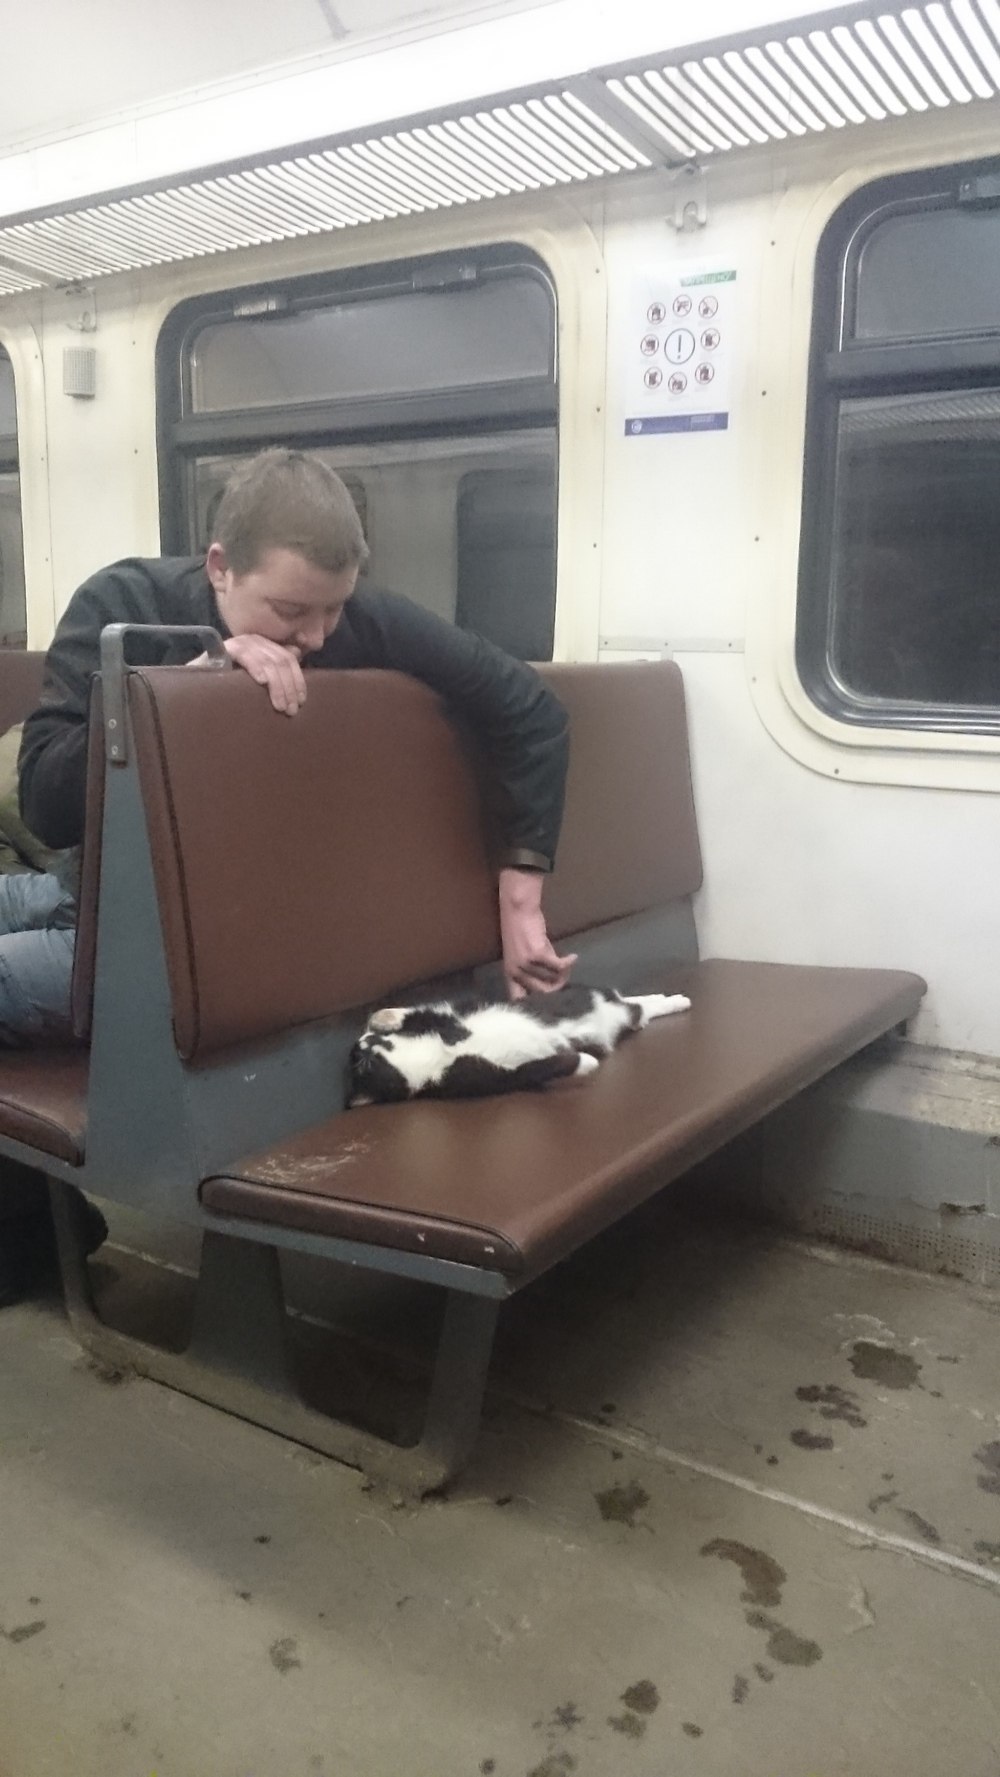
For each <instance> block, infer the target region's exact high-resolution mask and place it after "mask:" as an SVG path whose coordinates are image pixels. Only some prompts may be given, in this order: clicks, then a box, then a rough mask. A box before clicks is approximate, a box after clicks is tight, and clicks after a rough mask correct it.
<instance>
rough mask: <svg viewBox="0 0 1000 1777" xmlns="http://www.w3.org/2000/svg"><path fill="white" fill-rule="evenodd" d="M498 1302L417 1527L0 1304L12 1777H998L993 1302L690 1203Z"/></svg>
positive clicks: (999, 1430) (382, 1289)
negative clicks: (459, 1476)
mask: <svg viewBox="0 0 1000 1777" xmlns="http://www.w3.org/2000/svg"><path fill="white" fill-rule="evenodd" d="M113 1234H114V1240H115V1242H116V1244H114V1245H112V1247H111V1248H109V1249H106V1251H105V1253H104V1254H102V1255H101V1261H100V1264H101V1280H102V1285H103V1288H104V1290H105V1292H106V1295H107V1299H108V1300H109V1301H113V1300H114V1299H115V1297H116V1294H117V1297H118V1298H120V1300H121V1301H125V1299H126V1298H127V1297H128V1296H129V1294H130V1291H134V1290H135V1289H136V1287H137V1284H136V1280H137V1279H139V1281H140V1282H141V1280H142V1279H143V1278H145V1279H146V1283H147V1284H148V1287H149V1290H150V1291H151V1292H152V1293H153V1294H154V1295H155V1293H156V1291H157V1290H162V1291H163V1292H164V1293H168V1292H170V1291H174V1290H177V1289H181V1288H182V1287H183V1276H182V1274H181V1273H182V1270H183V1267H184V1265H185V1264H186V1262H187V1260H188V1258H189V1257H190V1252H189V1249H188V1248H187V1247H186V1246H185V1243H184V1241H183V1240H180V1241H175V1243H174V1245H173V1246H171V1244H170V1242H166V1241H164V1240H163V1238H162V1237H157V1238H158V1239H159V1246H158V1247H157V1243H156V1239H154V1238H153V1237H151V1236H150V1235H149V1233H148V1231H141V1230H139V1229H138V1228H137V1226H136V1225H135V1224H132V1223H129V1222H128V1221H127V1219H124V1218H120V1219H119V1220H118V1221H116V1222H115V1224H114V1228H113ZM154 1250H155V1251H156V1252H157V1253H158V1255H159V1257H160V1258H161V1259H163V1258H166V1259H168V1260H169V1261H170V1265H171V1266H172V1267H175V1268H174V1269H165V1268H162V1267H161V1268H158V1269H157V1270H156V1271H155V1272H153V1270H152V1269H151V1268H150V1267H149V1266H148V1265H147V1264H145V1263H142V1262H140V1261H139V1260H138V1259H137V1258H136V1254H137V1253H138V1252H140V1251H142V1252H146V1253H150V1252H153V1251H154ZM176 1267H180V1269H176ZM289 1283H290V1286H291V1293H292V1295H293V1298H294V1300H295V1301H296V1303H297V1304H298V1306H299V1308H300V1309H301V1310H302V1311H303V1312H305V1313H306V1314H308V1315H309V1316H311V1317H313V1318H314V1319H316V1320H320V1321H322V1320H324V1319H327V1318H333V1317H339V1318H340V1319H344V1318H345V1317H346V1318H348V1319H349V1320H350V1321H351V1322H352V1324H353V1325H354V1326H355V1328H356V1329H361V1330H362V1331H364V1332H366V1333H368V1334H373V1335H375V1336H376V1337H377V1338H379V1339H385V1340H388V1341H389V1342H390V1343H393V1342H395V1343H396V1344H400V1343H405V1344H406V1345H407V1346H408V1347H409V1348H410V1349H411V1350H412V1349H413V1348H417V1349H419V1348H420V1346H421V1344H422V1342H423V1341H424V1340H425V1339H426V1336H427V1333H428V1328H429V1323H430V1320H431V1317H432V1307H433V1299H432V1298H431V1299H428V1297H427V1296H425V1295H424V1293H423V1292H414V1291H406V1290H402V1289H400V1288H398V1287H393V1288H391V1289H390V1288H387V1286H385V1285H384V1284H383V1285H378V1286H376V1285H371V1286H368V1287H361V1286H359V1285H358V1284H357V1282H356V1281H351V1280H346V1281H345V1280H341V1279H340V1278H339V1276H338V1275H337V1274H335V1273H333V1272H332V1271H331V1270H330V1269H328V1268H326V1267H321V1266H318V1265H311V1266H310V1265H308V1264H304V1265H301V1266H300V1267H299V1268H298V1270H294V1269H293V1272H292V1273H291V1274H290V1276H289ZM504 1312H505V1320H504V1322H503V1331H502V1337H501V1341H500V1348H499V1351H498V1354H497V1361H496V1365H495V1372H494V1380H495V1386H494V1388H493V1391H492V1393H491V1397H490V1402H489V1407H488V1411H487V1416H486V1421H485V1424H484V1428H483V1432H482V1436H481V1439H480V1443H479V1447H478V1450H477V1453H476V1456H475V1458H474V1461H473V1463H472V1465H471V1467H470V1469H469V1470H468V1471H467V1473H466V1475H465V1477H464V1478H463V1480H462V1481H461V1482H460V1483H459V1484H458V1485H456V1486H455V1488H454V1489H453V1491H452V1494H451V1496H450V1497H449V1498H447V1499H444V1500H431V1501H428V1502H425V1503H424V1504H423V1505H421V1506H419V1507H417V1508H412V1507H404V1508H396V1507H394V1506H393V1504H392V1502H391V1500H390V1499H389V1498H388V1497H386V1496H384V1495H382V1494H380V1493H379V1492H377V1491H368V1490H366V1487H365V1485H364V1483H363V1482H362V1480H361V1478H360V1477H359V1476H358V1475H357V1474H356V1473H354V1472H352V1471H351V1470H348V1469H346V1468H343V1467H341V1466H339V1465H338V1464H336V1463H332V1462H329V1461H327V1460H326V1459H324V1458H322V1457H318V1456H315V1455H313V1454H311V1453H310V1452H308V1451H305V1450H302V1449H300V1448H297V1447H295V1446H292V1445H289V1444H287V1443H284V1442H282V1441H281V1440H280V1439H279V1438H277V1437H274V1436H272V1435H271V1434H269V1433H267V1432H264V1431H260V1430H258V1429H256V1428H255V1427H253V1426H249V1425H245V1424H242V1423H241V1422H239V1421H237V1420H234V1419H231V1418H229V1417H227V1416H225V1415H223V1414H220V1413H218V1412H216V1411H214V1410H212V1409H211V1408H208V1407H204V1406H202V1405H200V1404H199V1403H197V1402H195V1401H192V1400H189V1399H186V1398H185V1397H183V1396H180V1395H176V1394H172V1393H171V1392H169V1391H168V1390H165V1389H163V1388H161V1387H159V1386H158V1385H156V1384H153V1383H149V1382H143V1381H137V1380H133V1381H126V1382H122V1383H119V1384H117V1385H113V1384H111V1383H109V1382H108V1381H106V1380H102V1379H101V1377H99V1376H98V1375H96V1374H95V1373H94V1372H93V1371H92V1370H91V1369H89V1368H88V1367H87V1365H86V1363H85V1362H84V1361H82V1360H81V1358H80V1356H79V1354H78V1352H77V1349H76V1347H75V1345H74V1342H73V1340H72V1338H71V1337H70V1335H69V1332H68V1328H67V1326H66V1323H65V1321H64V1319H63V1316H62V1311H61V1307H60V1305H59V1302H58V1300H56V1299H55V1298H54V1297H42V1298H40V1299H38V1300H35V1301H33V1302H30V1303H26V1304H23V1305H21V1306H19V1307H17V1308H13V1309H8V1310H6V1311H5V1312H3V1313H2V1314H0V1537H2V1542H0V1548H2V1557H3V1558H2V1563H0V1777H619V1773H621V1774H622V1777H840V1774H842V1773H844V1774H850V1777H951V1774H952V1773H954V1777H1000V1652H998V1649H1000V1401H998V1397H997V1386H996V1378H997V1375H998V1369H1000V1365H998V1358H1000V1299H997V1298H995V1297H992V1298H991V1297H989V1296H987V1295H985V1294H983V1293H977V1292H976V1291H974V1290H972V1289H970V1288H969V1287H968V1286H966V1285H963V1284H961V1283H959V1282H956V1281H953V1280H950V1279H943V1278H927V1277H922V1276H918V1275H915V1274H913V1273H908V1272H903V1271H900V1270H895V1269H891V1268H889V1267H886V1266H884V1265H881V1264H879V1263H877V1262H875V1261H872V1260H868V1259H864V1258H858V1257H850V1256H845V1255H842V1254H836V1253H833V1252H831V1251H827V1250H824V1249H820V1248H816V1247H809V1246H806V1245H803V1244H800V1243H796V1242H794V1241H791V1240H788V1239H785V1238H783V1237H781V1236H780V1235H778V1234H775V1233H769V1232H766V1231H761V1230H753V1229H747V1228H741V1227H739V1226H738V1225H735V1224H733V1223H730V1222H723V1223H719V1224H718V1225H715V1226H713V1225H711V1223H708V1222H706V1221H705V1220H704V1219H700V1218H699V1217H698V1216H697V1215H692V1214H691V1213H690V1210H689V1209H688V1210H684V1211H682V1210H681V1209H679V1208H677V1207H676V1206H671V1205H670V1204H666V1205H664V1204H657V1205H652V1206H650V1207H649V1208H648V1209H647V1211H645V1212H643V1213H641V1214H640V1215H637V1216H635V1217H633V1218H631V1219H630V1220H629V1221H628V1222H626V1223H623V1224H622V1225H621V1226H619V1227H618V1228H617V1229H616V1230H614V1231H613V1232H612V1233H611V1234H609V1235H607V1236H606V1237H604V1238H603V1239H602V1240H600V1241H596V1242H594V1243H592V1245H591V1246H590V1248H589V1249H587V1250H586V1251H585V1252H584V1253H583V1254H581V1255H580V1257H579V1258H578V1260H576V1261H575V1262H573V1263H572V1264H569V1265H566V1266H564V1267H561V1268H560V1269H559V1270H558V1271H557V1272H555V1273H553V1274H552V1275H551V1276H550V1277H549V1278H547V1279H544V1280H542V1282H541V1283H540V1284H538V1285H536V1286H535V1287H534V1288H533V1289H531V1290H529V1291H527V1292H525V1295H524V1296H523V1297H522V1298H521V1299H519V1300H517V1301H515V1302H514V1303H512V1304H511V1305H509V1307H508V1308H507V1309H506V1310H505V1311H504Z"/></svg>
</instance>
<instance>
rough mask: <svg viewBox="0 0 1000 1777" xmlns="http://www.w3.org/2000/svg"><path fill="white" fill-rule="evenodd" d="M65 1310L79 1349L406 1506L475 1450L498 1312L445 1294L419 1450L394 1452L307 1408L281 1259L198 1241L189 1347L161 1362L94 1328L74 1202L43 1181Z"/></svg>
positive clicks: (254, 1247) (141, 1346)
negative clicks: (294, 1446) (337, 1468)
mask: <svg viewBox="0 0 1000 1777" xmlns="http://www.w3.org/2000/svg"><path fill="white" fill-rule="evenodd" d="M49 1188H50V1192H51V1197H52V1213H53V1218H54V1221H55V1228H56V1239H57V1243H58V1250H59V1265H60V1270H61V1272H62V1279H63V1288H64V1290H65V1297H66V1309H67V1313H68V1315H69V1319H70V1324H71V1326H72V1328H73V1331H74V1333H75V1334H76V1337H77V1338H78V1339H79V1341H80V1343H81V1345H82V1346H83V1347H84V1349H85V1350H86V1351H87V1352H89V1353H90V1355H91V1356H93V1357H94V1358H95V1359H96V1360H97V1361H98V1362H99V1363H102V1364H106V1365H107V1366H109V1367H110V1368H112V1369H118V1370H126V1371H128V1370H131V1371H135V1372H136V1373H137V1374H139V1375H141V1376H148V1377H149V1378H150V1379H151V1380H152V1381H155V1382H162V1383H164V1384H165V1385H166V1386H167V1387H168V1388H176V1389H178V1390H179V1391H180V1392H181V1393H183V1394H189V1395H193V1396H195V1398H196V1399H198V1400H202V1401H206V1402H208V1403H209V1404H210V1405H211V1406H214V1407H221V1408H222V1409H223V1410H224V1411H225V1412H227V1413H233V1414H235V1415H236V1416H237V1417H238V1418H240V1419H247V1420H250V1421H251V1422H252V1423H253V1424H255V1425H261V1426H264V1427H266V1428H267V1429H268V1430H270V1431H274V1432H278V1433H279V1434H280V1435H281V1436H282V1437H286V1438H291V1439H292V1440H294V1441H295V1442H296V1443H300V1444H306V1445H308V1446H309V1447H310V1448H311V1449H314V1450H319V1451H321V1452H322V1453H323V1454H324V1455H326V1456H332V1457H335V1458H337V1459H338V1460H339V1461H341V1462H346V1463H348V1464H349V1465H350V1466H351V1467H353V1468H359V1469H362V1470H363V1471H364V1473H365V1474H367V1475H370V1476H371V1477H372V1479H374V1480H379V1481H384V1482H386V1483H388V1484H389V1485H390V1486H391V1487H393V1488H395V1489H397V1490H398V1491H399V1492H401V1493H403V1494H405V1495H408V1496H418V1497H419V1496H420V1495H422V1494H424V1493H430V1492H433V1491H435V1490H436V1489H438V1488H440V1487H442V1486H443V1485H444V1484H445V1482H446V1481H448V1480H450V1479H451V1478H452V1477H453V1476H454V1475H455V1474H456V1473H457V1472H458V1470H459V1469H460V1468H461V1466H462V1464H463V1463H464V1462H465V1460H466V1458H467V1457H468V1455H469V1452H470V1450H471V1448H472V1445H473V1443H474V1441H475V1437H476V1432H477V1430H478V1426H479V1420H480V1415H481V1411H482V1403H483V1395H484V1392H485V1388H486V1377H487V1372H488V1369H489V1362H490V1355H491V1352H492V1349H493V1337H494V1333H495V1330H496V1320H497V1310H498V1307H499V1304H498V1303H497V1302H496V1301H494V1300H492V1299H489V1298H486V1297H480V1296H471V1295H466V1294H464V1293H463V1292H460V1291H455V1290H449V1291H448V1292H447V1301H446V1304H445V1312H444V1319H443V1323H442V1327H441V1334H440V1339H439V1343H438V1350H437V1356H436V1359H435V1364H434V1370H433V1375H432V1377H431V1383H430V1391H429V1395H428V1401H427V1408H426V1413H425V1419H424V1429H423V1434H422V1436H421V1438H420V1441H419V1442H418V1443H417V1444H415V1445H408V1446H407V1445H400V1444H394V1443H392V1442H390V1441H389V1440H388V1439H387V1438H382V1437H378V1436H377V1435H376V1434H375V1433H373V1432H369V1431H365V1430H364V1429H362V1428H359V1427H356V1426H354V1425H349V1424H347V1423H345V1422H344V1421H342V1420H339V1419H336V1418H334V1417H332V1416H331V1415H330V1414H327V1413H321V1412H319V1411H318V1410H317V1409H316V1408H314V1407H310V1406H308V1405H307V1404H306V1403H305V1402H304V1401H303V1400H302V1398H301V1396H300V1394H299V1391H298V1386H297V1383H296V1380H295V1377H294V1372H293V1366H292V1361H291V1353H290V1350H289V1342H288V1337H287V1331H288V1322H287V1315H286V1313H285V1303H284V1293H283V1290H282V1283H281V1269H280V1262H279V1257H278V1252H277V1249H276V1248H275V1247H273V1246H266V1245H264V1244H262V1243H257V1242H255V1241H246V1240H242V1239H237V1238H235V1237H233V1236H229V1235H225V1234H218V1233H215V1232H209V1233H207V1234H206V1235H205V1237H204V1242H203V1248H202V1264H201V1271H200V1273H199V1278H198V1293H197V1297H196V1301H195V1314H194V1323H193V1328H192V1335H191V1342H190V1344H189V1346H188V1348H187V1350H186V1351H183V1352H179V1353H178V1352H173V1351H166V1350H164V1349H163V1348H162V1347H160V1346H157V1345H152V1344H149V1343H148V1342H147V1341H145V1340H142V1339H138V1338H135V1337H134V1336H132V1335H131V1334H128V1333H123V1332H120V1331H118V1330H116V1329H115V1328H113V1327H109V1326H107V1325H105V1323H104V1322H103V1321H102V1320H101V1318H100V1314H99V1312H98V1309H97V1305H96V1303H95V1301H94V1295H93V1291H92V1288H91V1283H90V1276H89V1273H88V1269H87V1260H86V1254H85V1251H84V1244H83V1236H82V1229H81V1227H80V1225H79V1221H78V1218H77V1217H76V1216H75V1215H74V1213H73V1207H72V1203H71V1196H70V1190H69V1188H68V1187H67V1186H65V1185H63V1184H62V1182H61V1181H59V1180H54V1179H52V1180H50V1181H49Z"/></svg>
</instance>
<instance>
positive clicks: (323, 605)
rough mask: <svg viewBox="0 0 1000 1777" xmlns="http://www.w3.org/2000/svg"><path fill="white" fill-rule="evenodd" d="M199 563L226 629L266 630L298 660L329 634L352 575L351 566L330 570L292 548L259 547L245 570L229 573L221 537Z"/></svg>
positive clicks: (250, 632) (350, 589)
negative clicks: (336, 571)
mask: <svg viewBox="0 0 1000 1777" xmlns="http://www.w3.org/2000/svg"><path fill="white" fill-rule="evenodd" d="M205 567H206V571H207V573H208V577H209V580H210V581H211V583H212V587H213V590H214V592H215V598H216V603H217V604H218V607H219V615H220V616H221V617H222V618H223V619H224V621H225V622H226V624H227V625H228V627H229V631H230V634H231V635H234V636H241V635H256V636H266V637H267V639H268V641H271V642H280V643H281V644H282V646H283V647H285V648H288V649H289V650H290V652H291V653H293V654H295V655H296V656H297V657H298V659H299V660H301V659H302V658H303V656H304V655H306V654H315V653H316V652H317V650H318V649H319V648H322V646H323V643H324V642H325V641H326V638H327V636H329V635H332V634H333V632H334V630H335V629H336V627H337V624H338V623H339V621H340V615H341V612H342V611H343V609H344V606H345V604H346V603H347V601H348V599H349V598H350V596H351V593H352V592H353V591H354V587H355V584H356V582H357V578H358V570H357V568H356V567H351V568H344V569H343V570H342V571H341V573H339V574H331V573H328V572H327V570H326V569H325V568H317V567H315V566H314V565H313V563H312V562H309V561H306V559H305V557H304V556H302V555H299V554H298V553H297V552H296V551H295V550H294V549H265V551H264V553H263V555H262V556H261V558H260V560H259V562H258V563H257V565H256V567H254V568H251V570H250V572H249V573H248V574H234V572H233V570H232V568H231V567H230V566H229V564H228V562H227V561H226V552H225V550H224V549H223V547H222V545H221V543H213V544H212V547H211V548H210V550H209V552H208V556H207V558H206V561H205Z"/></svg>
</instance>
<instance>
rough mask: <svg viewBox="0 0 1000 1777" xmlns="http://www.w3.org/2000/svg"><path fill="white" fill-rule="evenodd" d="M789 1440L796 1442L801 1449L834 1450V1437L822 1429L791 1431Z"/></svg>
mask: <svg viewBox="0 0 1000 1777" xmlns="http://www.w3.org/2000/svg"><path fill="white" fill-rule="evenodd" d="M788 1439H789V1442H790V1443H792V1444H796V1445H797V1446H798V1448H799V1449H800V1450H832V1449H833V1439H832V1438H831V1437H829V1436H828V1435H827V1433H826V1432H822V1431H803V1430H802V1429H801V1428H800V1429H799V1430H798V1431H790V1432H789V1434H788Z"/></svg>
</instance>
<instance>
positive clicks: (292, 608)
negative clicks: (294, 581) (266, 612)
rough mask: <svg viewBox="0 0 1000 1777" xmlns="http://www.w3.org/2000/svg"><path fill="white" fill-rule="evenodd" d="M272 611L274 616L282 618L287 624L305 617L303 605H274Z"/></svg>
mask: <svg viewBox="0 0 1000 1777" xmlns="http://www.w3.org/2000/svg"><path fill="white" fill-rule="evenodd" d="M271 609H272V611H273V612H274V615H275V616H276V617H280V618H281V619H282V621H283V622H285V623H295V622H297V620H298V619H299V618H300V617H302V616H304V615H305V612H304V609H303V607H302V605H276V604H272V606H271Z"/></svg>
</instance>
